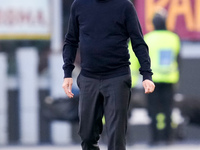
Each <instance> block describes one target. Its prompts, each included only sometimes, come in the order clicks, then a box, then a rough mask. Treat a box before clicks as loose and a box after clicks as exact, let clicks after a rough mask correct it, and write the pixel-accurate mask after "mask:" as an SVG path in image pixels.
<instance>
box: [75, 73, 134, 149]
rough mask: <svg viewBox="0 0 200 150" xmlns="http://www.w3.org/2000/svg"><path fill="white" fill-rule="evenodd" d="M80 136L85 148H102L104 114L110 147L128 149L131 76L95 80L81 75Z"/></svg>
mask: <svg viewBox="0 0 200 150" xmlns="http://www.w3.org/2000/svg"><path fill="white" fill-rule="evenodd" d="M77 83H78V86H79V88H80V97H79V121H80V122H79V135H80V137H81V140H82V143H81V146H82V149H83V150H99V146H98V140H99V139H100V134H101V133H102V129H103V125H102V117H103V115H105V121H106V124H105V127H106V133H107V135H108V150H125V149H126V130H127V112H128V107H129V102H130V94H131V92H130V89H131V76H130V75H129V74H128V75H123V76H119V77H115V78H109V79H103V80H99V79H93V78H88V77H85V76H82V75H79V76H78V79H77Z"/></svg>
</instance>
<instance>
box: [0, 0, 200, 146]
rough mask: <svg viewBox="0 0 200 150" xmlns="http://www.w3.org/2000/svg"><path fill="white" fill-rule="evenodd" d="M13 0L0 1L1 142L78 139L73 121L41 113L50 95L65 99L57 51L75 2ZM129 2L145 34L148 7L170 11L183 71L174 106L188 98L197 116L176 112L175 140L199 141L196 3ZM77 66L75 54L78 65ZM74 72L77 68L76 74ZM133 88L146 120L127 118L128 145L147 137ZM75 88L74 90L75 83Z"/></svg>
mask: <svg viewBox="0 0 200 150" xmlns="http://www.w3.org/2000/svg"><path fill="white" fill-rule="evenodd" d="M17 1H18V3H16V1H14V0H7V1H6V2H5V1H4V0H0V3H1V4H4V5H1V6H0V70H1V71H0V84H1V86H0V145H2V146H6V145H13V144H14V145H38V144H54V145H68V144H73V143H78V142H79V137H78V136H77V134H76V131H77V124H72V123H71V122H69V121H52V122H48V121H46V120H45V119H44V118H43V115H42V110H43V107H44V105H45V100H46V99H47V98H49V96H50V97H52V98H53V99H58V98H60V97H61V98H66V96H65V95H64V93H63V91H62V88H61V84H62V77H63V72H62V69H61V66H62V58H61V52H62V43H63V39H64V34H65V33H66V32H67V24H68V19H69V12H70V5H71V3H72V2H73V0H43V1H42V2H41V1H39V0H36V1H34V3H31V2H28V3H27V2H25V0H17ZM133 3H134V4H135V7H136V9H137V12H138V16H139V19H140V22H141V26H142V29H143V32H144V34H145V33H148V32H149V31H151V30H152V26H151V23H150V21H151V17H152V16H151V15H152V11H153V8H154V7H156V6H157V5H159V6H162V7H165V8H166V9H168V11H169V14H170V15H169V18H168V28H169V29H171V30H172V31H174V32H176V33H177V34H178V35H179V36H180V37H181V42H182V48H181V54H180V56H181V63H180V73H181V74H180V82H179V84H178V85H177V92H176V95H175V101H176V102H177V104H178V103H179V102H181V101H182V100H183V99H184V100H187V101H189V103H186V104H185V105H186V106H185V107H184V108H188V107H190V108H191V109H189V111H190V112H189V114H192V115H193V116H195V115H196V116H197V121H196V122H195V121H194V122H191V121H190V118H189V117H188V118H183V119H184V121H182V122H181V120H180V116H179V117H178V122H179V123H180V122H181V124H182V126H181V127H182V128H181V129H180V132H181V133H180V134H181V135H182V134H183V136H181V135H180V136H181V137H179V139H178V140H182V141H183V142H187V141H191V142H192V143H193V142H194V143H195V141H199V140H200V127H199V126H200V124H198V115H199V112H198V111H199V110H200V108H199V107H200V105H199V107H198V104H199V103H200V92H199V91H200V86H199V82H200V69H199V64H200V48H199V47H200V10H199V7H200V1H199V0H134V1H133ZM30 5H32V6H30ZM33 6H34V7H33ZM29 7H30V8H29ZM79 64H80V58H79V55H78V56H77V59H76V66H77V68H79ZM59 66H60V67H59ZM78 71H79V70H78V69H77V70H76V71H75V74H74V77H75V76H76V75H77V73H78ZM137 91H138V93H137V95H136V96H137V99H138V100H139V103H137V104H138V107H137V106H136V109H135V111H133V116H134V115H136V118H138V115H139V118H140V117H141V116H140V115H144V117H143V118H144V119H143V120H139V121H138V120H136V122H135V119H134V118H132V119H133V120H131V119H130V124H129V129H128V144H130V145H132V144H137V143H141V142H142V143H143V142H144V143H145V142H147V141H148V140H149V131H148V118H147V116H145V107H143V106H145V97H144V95H143V90H142V88H141V84H138V86H137ZM74 92H77V87H76V85H75V86H74ZM77 93H78V92H77ZM187 106H188V107H187ZM195 106H196V107H195ZM137 108H138V109H137ZM141 110H142V111H141ZM179 115H180V114H179ZM192 115H191V116H192ZM181 117H183V116H181ZM181 119H182V118H181ZM141 133H142V134H141ZM105 138H106V137H105ZM104 140H105V139H104V135H103V139H102V141H101V142H102V143H105V142H106V140H105V141H104Z"/></svg>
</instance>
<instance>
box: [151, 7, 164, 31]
mask: <svg viewBox="0 0 200 150" xmlns="http://www.w3.org/2000/svg"><path fill="white" fill-rule="evenodd" d="M166 19H167V11H166V10H165V9H160V10H159V11H157V12H156V13H155V15H154V17H153V25H154V28H155V30H166V29H167V27H166Z"/></svg>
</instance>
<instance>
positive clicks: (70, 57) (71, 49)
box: [63, 1, 79, 78]
mask: <svg viewBox="0 0 200 150" xmlns="http://www.w3.org/2000/svg"><path fill="white" fill-rule="evenodd" d="M78 43H79V24H78V16H77V15H76V3H75V1H74V3H73V4H72V6H71V11H70V18H69V25H68V32H67V34H66V35H65V41H64V46H63V61H64V65H63V70H64V78H67V77H72V71H73V69H74V67H75V66H74V61H75V58H76V52H77V48H78Z"/></svg>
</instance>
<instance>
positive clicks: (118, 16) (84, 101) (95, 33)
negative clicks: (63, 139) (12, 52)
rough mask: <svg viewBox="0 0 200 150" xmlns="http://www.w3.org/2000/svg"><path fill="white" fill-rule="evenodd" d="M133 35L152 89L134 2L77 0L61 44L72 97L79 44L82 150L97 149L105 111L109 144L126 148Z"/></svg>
mask: <svg viewBox="0 0 200 150" xmlns="http://www.w3.org/2000/svg"><path fill="white" fill-rule="evenodd" d="M129 38H130V39H131V42H132V45H133V49H134V52H135V54H136V56H137V58H138V60H139V62H140V65H141V68H140V73H141V74H142V75H143V86H144V89H145V93H151V92H153V91H154V88H155V86H154V83H153V82H152V81H151V80H152V77H151V76H152V71H151V69H150V58H149V54H148V46H147V45H146V43H145V42H144V40H143V35H142V31H141V27H140V24H139V21H138V18H137V14H136V11H135V8H134V6H133V4H132V3H131V2H130V1H129V0H75V1H74V3H73V4H72V6H71V15H70V20H69V29H68V33H67V34H66V36H65V44H64V47H63V60H64V65H63V69H64V82H63V88H64V91H65V93H66V94H67V95H68V97H70V98H71V97H73V93H72V92H71V88H72V83H73V80H72V77H71V74H72V70H73V69H74V65H73V63H74V60H75V56H76V51H77V48H78V46H79V48H80V56H81V72H80V75H79V77H78V79H77V83H78V86H79V88H80V99H79V120H80V123H79V125H80V128H79V135H80V137H81V139H82V143H81V145H82V149H83V150H99V147H98V140H99V138H100V134H101V132H102V116H103V115H105V120H106V131H107V135H108V150H125V149H126V144H125V143H126V141H125V135H126V128H127V111H128V106H129V100H130V88H131V76H130V68H129V64H130V62H129V52H128V46H127V41H128V39H129Z"/></svg>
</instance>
